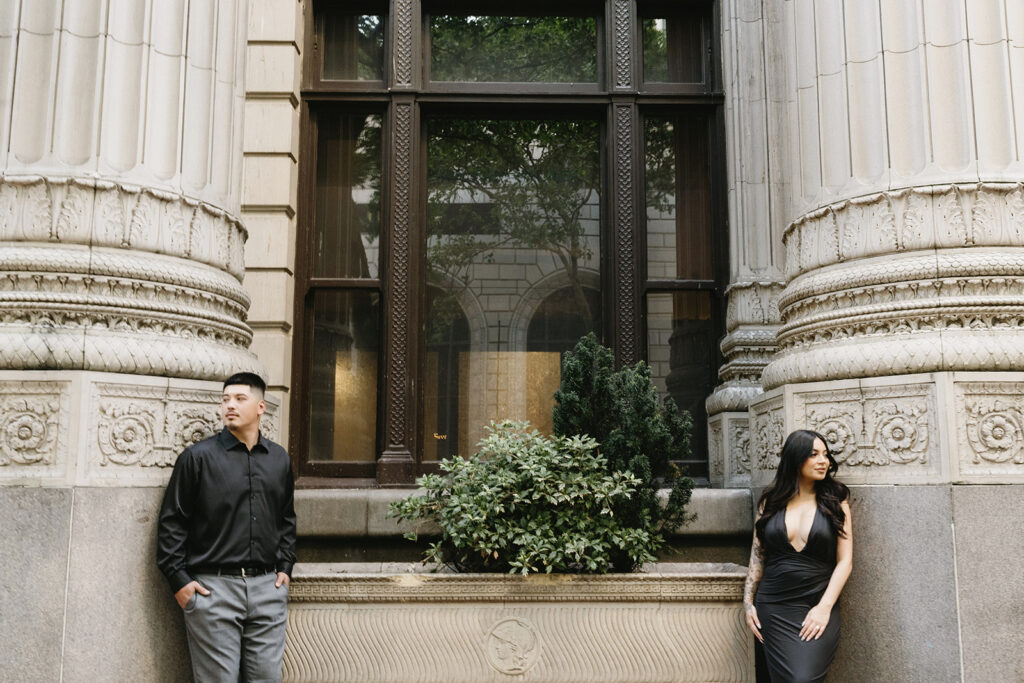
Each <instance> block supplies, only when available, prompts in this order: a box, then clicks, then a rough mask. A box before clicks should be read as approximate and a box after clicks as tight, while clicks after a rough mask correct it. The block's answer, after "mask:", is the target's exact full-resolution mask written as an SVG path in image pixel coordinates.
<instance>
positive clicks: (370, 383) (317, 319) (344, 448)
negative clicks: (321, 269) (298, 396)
mask: <svg viewBox="0 0 1024 683" xmlns="http://www.w3.org/2000/svg"><path fill="white" fill-rule="evenodd" d="M379 321H380V295H379V294H378V293H377V292H376V291H372V290H348V291H317V292H316V293H315V294H314V295H313V363H312V366H313V371H312V382H311V384H312V399H313V400H312V404H311V406H310V417H309V434H310V441H309V445H310V453H309V457H310V460H328V461H336V462H373V461H374V460H375V459H376V435H377V349H378V337H379V329H380V322H379Z"/></svg>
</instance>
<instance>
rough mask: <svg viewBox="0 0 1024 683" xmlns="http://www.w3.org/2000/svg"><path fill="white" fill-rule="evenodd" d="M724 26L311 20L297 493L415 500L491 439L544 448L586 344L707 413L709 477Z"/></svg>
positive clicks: (583, 17) (617, 15)
mask: <svg viewBox="0 0 1024 683" xmlns="http://www.w3.org/2000/svg"><path fill="white" fill-rule="evenodd" d="M499 7H500V9H499ZM606 9H607V11H608V12H611V13H614V16H606V14H605V12H606ZM715 22H716V17H715V13H714V4H713V2H711V0H692V1H689V2H639V3H637V2H622V1H618V0H616V1H613V2H597V1H595V0H561V1H560V0H548V1H547V2H538V1H536V0H523V1H522V2H519V3H515V4H514V5H511V6H499V5H495V4H494V3H484V2H469V1H468V0H433V1H432V0H423V1H422V2H418V3H416V2H410V1H409V0H392V1H391V2H390V3H387V2H362V3H360V2H356V3H349V2H345V3H341V2H328V1H326V0H320V1H316V2H314V4H313V11H312V16H311V17H310V18H309V21H308V25H307V27H306V30H307V41H306V44H307V45H310V46H312V48H311V49H310V50H307V53H306V57H305V63H304V76H303V83H304V87H303V107H302V111H303V122H302V130H303V145H302V154H303V157H304V158H303V159H301V160H300V166H301V168H302V172H301V174H300V196H301V197H302V200H301V201H300V215H299V235H298V244H299V249H298V250H297V253H298V256H297V263H296V282H297V292H296V303H297V305H296V325H295V342H296V343H295V347H294V348H295V359H294V364H293V368H294V378H293V387H294V389H293V397H292V400H293V410H292V411H291V415H292V418H291V422H292V431H291V439H292V441H291V443H292V445H293V451H294V452H295V457H296V458H297V459H298V460H299V462H298V465H299V472H300V477H328V478H350V479H354V480H356V481H361V482H363V481H365V482H370V481H371V480H372V479H376V481H377V482H378V483H380V484H397V485H403V484H411V483H412V481H413V479H414V478H415V476H416V475H417V474H419V473H421V472H424V471H431V470H432V469H434V468H436V467H437V464H438V462H439V461H440V460H442V459H444V458H448V457H454V456H457V455H459V454H469V453H471V452H472V451H473V449H474V446H475V443H476V441H478V440H479V438H480V437H481V436H482V433H483V429H484V427H485V426H486V425H487V424H488V422H489V421H491V420H496V419H502V418H515V419H527V420H530V421H531V422H532V423H533V424H534V425H535V426H537V427H538V428H539V429H541V430H545V431H546V430H550V428H551V408H552V407H553V396H552V394H553V393H554V391H555V389H557V387H558V383H559V381H560V371H561V359H562V355H563V354H564V353H565V351H567V350H569V349H571V348H572V346H573V345H574V344H575V342H576V341H577V340H578V339H579V337H581V336H583V335H584V334H587V333H589V332H594V333H596V334H597V335H598V337H599V338H600V339H601V340H602V341H603V342H604V343H605V344H608V345H610V346H612V347H613V349H614V350H615V352H616V356H617V358H618V360H619V362H621V363H632V362H635V361H636V360H639V359H641V358H645V359H647V360H649V362H650V363H651V366H652V370H653V372H652V374H653V377H654V380H655V383H656V384H657V386H658V388H659V390H660V391H661V392H662V394H663V395H664V396H672V397H673V398H675V400H676V402H677V404H678V405H680V406H681V407H683V408H685V409H687V410H690V411H691V412H692V413H693V415H694V418H695V430H694V431H695V439H694V453H695V455H694V457H693V458H692V460H691V461H690V462H687V463H685V464H687V465H688V466H689V468H690V472H691V474H693V475H695V476H698V477H700V476H702V475H704V474H705V473H706V458H707V456H706V452H705V445H704V437H703V432H704V429H705V423H704V411H703V403H704V399H705V398H706V397H707V395H708V394H709V393H710V391H711V389H712V387H713V383H714V378H715V373H716V371H717V366H718V363H719V358H718V349H717V342H718V339H719V337H720V336H721V334H722V332H723V324H722V322H723V321H722V299H723V296H722V284H723V281H724V276H725V273H724V268H723V266H724V263H723V260H724V259H723V251H724V250H723V246H724V243H725V240H724V238H723V229H724V226H723V225H721V221H720V220H719V218H718V216H720V215H721V212H720V211H719V210H718V208H717V205H718V203H720V201H721V197H720V193H719V192H718V191H717V189H718V188H719V186H720V183H719V182H718V180H717V175H720V174H721V169H720V168H717V167H716V166H715V164H714V163H713V160H714V159H715V158H716V157H720V156H721V154H720V153H718V154H716V147H718V146H720V145H721V135H720V133H719V131H720V129H721V123H720V120H721V107H722V97H721V93H720V92H719V90H720V86H719V85H718V82H719V78H718V76H717V73H716V67H715V63H716V62H715V58H714V54H715V52H716V50H717V45H716V41H715V40H714V38H713V36H714V34H715V31H714V25H715Z"/></svg>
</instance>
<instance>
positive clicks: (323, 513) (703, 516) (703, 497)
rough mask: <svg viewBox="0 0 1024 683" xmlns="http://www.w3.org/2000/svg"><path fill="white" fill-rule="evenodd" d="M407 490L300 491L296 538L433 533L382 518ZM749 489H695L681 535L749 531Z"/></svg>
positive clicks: (424, 526) (429, 528) (433, 530)
mask: <svg viewBox="0 0 1024 683" xmlns="http://www.w3.org/2000/svg"><path fill="white" fill-rule="evenodd" d="M412 493H413V491H412V490H411V489H300V490H298V491H296V492H295V511H296V517H297V518H298V525H299V526H298V532H299V536H300V537H342V538H346V537H362V536H382V537H394V536H401V535H403V534H405V533H406V532H409V531H415V532H417V533H420V534H424V535H432V534H436V533H437V528H436V527H435V526H433V525H428V524H418V525H414V524H412V523H408V522H406V523H403V524H399V523H398V522H396V521H395V520H394V519H390V518H388V517H387V510H388V506H389V505H390V504H391V502H392V501H395V500H399V499H401V498H404V497H406V496H408V495H411V494H412ZM751 510H752V507H751V498H750V491H748V490H747V489H695V490H694V492H693V498H692V499H691V501H690V505H689V511H690V512H695V513H697V519H696V520H694V521H693V522H691V523H690V524H687V525H686V526H684V527H682V528H681V529H680V535H682V536H731V535H737V534H748V533H750V530H751V529H752V526H751V524H752V521H751V520H752V514H751Z"/></svg>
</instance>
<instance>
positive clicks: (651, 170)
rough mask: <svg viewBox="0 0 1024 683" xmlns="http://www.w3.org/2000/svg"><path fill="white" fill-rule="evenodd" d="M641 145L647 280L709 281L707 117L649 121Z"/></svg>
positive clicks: (700, 115)
mask: <svg viewBox="0 0 1024 683" xmlns="http://www.w3.org/2000/svg"><path fill="white" fill-rule="evenodd" d="M644 141H645V158H646V169H645V170H646V174H645V190H646V192H645V195H646V204H647V212H646V223H647V277H648V278H650V279H664V280H672V279H681V280H710V279H712V277H713V275H712V272H711V192H710V181H709V176H710V168H709V158H708V120H707V117H706V116H705V115H703V114H695V115H689V116H676V117H648V118H647V119H646V122H645V126H644Z"/></svg>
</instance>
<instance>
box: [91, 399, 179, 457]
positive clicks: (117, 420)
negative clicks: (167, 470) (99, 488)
mask: <svg viewBox="0 0 1024 683" xmlns="http://www.w3.org/2000/svg"><path fill="white" fill-rule="evenodd" d="M99 418H100V419H99V424H98V425H97V428H96V430H97V434H98V438H99V448H100V452H101V453H102V454H103V459H102V460H101V461H100V464H101V465H104V466H106V465H124V466H131V465H137V466H140V467H154V466H155V467H167V466H168V465H171V464H173V461H170V462H169V461H168V456H169V455H170V454H169V453H168V452H166V451H165V452H160V451H158V449H157V448H156V442H155V439H154V435H153V434H154V431H155V430H156V424H157V420H158V416H157V413H156V410H154V407H153V406H151V405H150V404H147V403H142V402H135V401H125V402H116V403H115V402H108V403H105V404H104V405H102V406H101V407H100V411H99ZM161 450H162V449H161Z"/></svg>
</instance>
